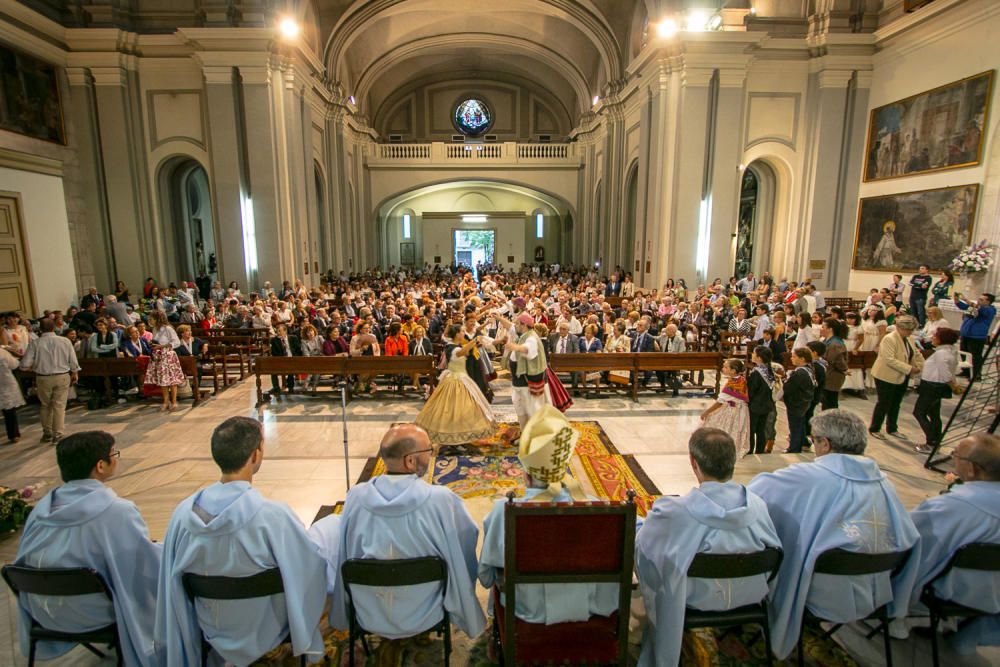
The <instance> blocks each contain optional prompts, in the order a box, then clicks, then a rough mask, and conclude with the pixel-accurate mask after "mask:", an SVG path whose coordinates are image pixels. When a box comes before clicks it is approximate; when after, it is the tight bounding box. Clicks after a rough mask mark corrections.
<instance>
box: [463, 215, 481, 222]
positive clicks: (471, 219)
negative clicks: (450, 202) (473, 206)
mask: <svg viewBox="0 0 1000 667" xmlns="http://www.w3.org/2000/svg"><path fill="white" fill-rule="evenodd" d="M486 220H487V217H486V216H485V215H482V214H481V213H477V214H468V213H466V214H464V215H462V222H486Z"/></svg>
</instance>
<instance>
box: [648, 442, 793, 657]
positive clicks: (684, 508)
mask: <svg viewBox="0 0 1000 667" xmlns="http://www.w3.org/2000/svg"><path fill="white" fill-rule="evenodd" d="M688 451H689V457H690V461H691V468H692V470H693V471H694V475H695V477H696V478H697V479H698V484H699V486H698V488H696V489H692V490H691V491H690V492H688V494H687V495H685V496H681V497H670V496H664V497H663V498H659V499H658V500H657V501H656V502H655V503H653V507H652V509H651V510H650V512H649V514H648V515H647V516H646V520H645V521H644V522H643V524H642V527H641V528H640V529H639V532H638V534H637V535H636V539H635V562H636V573H637V574H638V576H639V589H640V591H641V592H642V599H643V602H644V603H645V606H646V614H647V617H648V618H649V625H648V626H647V628H646V631H645V634H644V636H643V640H642V651H641V653H640V656H639V665H640V666H652V665H676V664H677V663H678V661H679V660H680V654H681V640H682V637H683V634H684V609H685V607H691V608H693V609H701V610H703V611H721V610H726V609H734V608H736V607H742V606H744V605H748V604H756V603H758V602H760V601H761V600H762V599H764V598H765V597H767V595H768V583H767V575H766V574H761V575H757V576H753V577H740V578H737V579H689V578H688V576H687V571H688V567H690V565H691V562H692V561H693V560H694V557H695V556H696V555H697V554H699V553H713V554H737V553H753V552H756V551H763V550H764V549H766V548H768V547H779V548H780V547H781V541H780V540H779V539H778V534H777V532H776V531H775V528H774V524H773V523H772V522H771V517H770V515H769V514H768V511H767V505H765V504H764V501H763V500H761V499H760V498H758V497H757V496H756V495H755V494H754V493H753V492H751V491H749V490H748V489H747V488H746V487H745V486H743V485H742V484H739V483H737V482H734V481H732V476H733V468H734V467H735V466H736V443H734V442H733V439H732V437H731V436H730V435H729V434H728V433H726V432H725V431H722V430H719V429H717V428H699V429H698V430H696V431H695V432H694V433H693V434H692V435H691V439H690V440H689V441H688Z"/></svg>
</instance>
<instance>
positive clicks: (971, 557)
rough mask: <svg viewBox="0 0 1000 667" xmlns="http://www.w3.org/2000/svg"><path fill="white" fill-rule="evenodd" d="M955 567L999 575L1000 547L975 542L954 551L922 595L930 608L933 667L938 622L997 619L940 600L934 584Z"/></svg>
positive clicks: (935, 655)
mask: <svg viewBox="0 0 1000 667" xmlns="http://www.w3.org/2000/svg"><path fill="white" fill-rule="evenodd" d="M954 568H961V569H963V570H978V571H980V572H1000V544H990V543H987V542H973V543H971V544H966V545H965V546H964V547H962V548H960V549H958V550H957V551H955V553H954V554H953V555H952V557H951V560H950V561H948V564H947V565H945V567H944V569H943V570H941V571H940V572H938V573H937V575H936V576H935V577H934V578H933V579H932V580H931V581H930V582H928V583H927V585H926V586H924V590H923V591H922V592H921V594H920V601H921V602H923V603H924V605H926V606H927V608H928V609H929V610H930V612H931V655H932V657H933V659H934V667H938V665H939V658H938V638H937V629H938V623H940V622H941V620H942V619H945V618H952V617H956V616H957V617H959V618H964V619H969V620H971V619H973V618H978V617H980V616H997V614H994V613H992V612H988V611H982V610H980V609H975V608H973V607H966V606H965V605H961V604H958V603H957V602H952V601H951V600H946V599H944V598H941V597H938V595H937V593H936V592H935V591H934V584H935V583H937V581H938V580H939V579H941V578H942V577H944V576H946V575H947V574H948V573H949V572H951V571H952V570H953V569H954Z"/></svg>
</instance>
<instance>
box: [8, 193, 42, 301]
mask: <svg viewBox="0 0 1000 667" xmlns="http://www.w3.org/2000/svg"><path fill="white" fill-rule="evenodd" d="M20 204H21V201H20V199H19V197H18V196H17V195H16V194H14V193H0V311H7V310H16V311H18V312H19V313H21V314H22V315H25V316H29V317H34V316H35V315H36V314H37V311H36V310H35V300H34V295H33V292H32V289H31V275H30V274H29V272H28V271H29V270H28V261H27V259H28V258H27V253H26V252H25V247H24V236H23V230H24V225H23V219H22V217H21V206H20Z"/></svg>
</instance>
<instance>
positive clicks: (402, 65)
mask: <svg viewBox="0 0 1000 667" xmlns="http://www.w3.org/2000/svg"><path fill="white" fill-rule="evenodd" d="M643 1H644V0H500V1H498V2H480V3H459V2H455V1H454V0H317V4H318V6H319V17H320V31H321V34H323V35H324V36H325V47H324V53H323V59H324V61H325V63H326V67H327V72H328V75H329V76H330V78H331V79H334V80H336V81H337V82H339V83H340V84H341V86H342V87H343V90H344V91H345V93H346V94H349V95H354V97H355V100H356V101H357V104H358V107H359V109H360V111H361V112H362V113H363V114H371V113H372V111H373V110H376V109H378V108H379V107H380V106H381V105H382V104H383V103H384V102H385V100H386V99H387V98H388V97H389V96H390V95H392V93H393V92H394V91H396V90H397V89H399V88H400V87H402V86H404V85H406V84H407V83H408V82H409V81H412V80H413V79H414V78H416V77H429V76H433V77H435V78H441V77H442V76H444V75H447V74H449V73H450V74H452V75H453V76H455V78H467V77H468V75H469V72H472V71H474V72H479V73H485V74H486V75H487V78H491V79H495V80H504V79H505V78H507V76H508V75H511V76H517V77H524V76H529V77H530V78H531V79H532V80H534V81H535V82H537V84H538V85H539V86H541V87H543V88H545V89H547V90H549V91H550V92H552V94H553V95H554V96H556V97H557V98H558V99H559V100H560V102H561V103H562V104H563V106H564V107H565V108H566V109H569V110H571V112H572V113H573V115H574V116H576V115H579V114H580V113H582V112H583V111H585V110H586V109H587V108H589V107H590V103H591V97H592V96H594V95H598V94H601V92H602V90H603V89H604V87H605V86H606V85H607V84H608V83H609V82H611V81H616V80H618V79H619V78H620V77H621V76H622V72H623V68H624V66H625V64H626V60H627V57H626V55H627V54H626V49H627V48H628V42H629V38H628V31H629V29H630V27H631V26H630V24H631V20H632V17H633V14H634V7H635V5H636V4H637V3H640V2H643Z"/></svg>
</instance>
